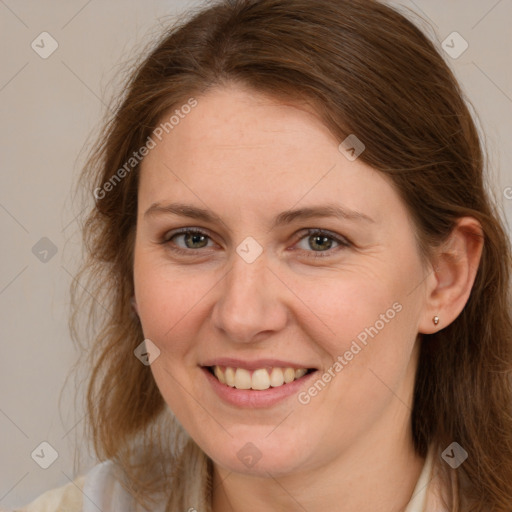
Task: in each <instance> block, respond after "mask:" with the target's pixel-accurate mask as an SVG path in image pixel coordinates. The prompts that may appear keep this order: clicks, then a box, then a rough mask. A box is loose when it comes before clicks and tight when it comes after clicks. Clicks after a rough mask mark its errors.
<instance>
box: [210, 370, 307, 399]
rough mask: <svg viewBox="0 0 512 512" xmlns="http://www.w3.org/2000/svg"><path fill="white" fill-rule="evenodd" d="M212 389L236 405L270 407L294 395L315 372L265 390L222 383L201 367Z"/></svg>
mask: <svg viewBox="0 0 512 512" xmlns="http://www.w3.org/2000/svg"><path fill="white" fill-rule="evenodd" d="M201 370H202V371H203V373H204V375H205V376H206V378H207V380H208V382H209V383H210V384H211V386H212V388H213V390H214V391H215V393H217V395H218V396H219V397H220V398H221V399H222V400H224V401H225V402H227V403H229V404H231V405H236V406H237V407H246V408H248V409H254V408H257V407H261V408H263V407H271V406H273V405H274V404H277V403H278V402H281V401H283V400H285V399H286V398H288V397H290V396H291V395H296V394H298V392H299V391H300V390H301V388H302V387H304V384H306V383H307V382H308V381H309V380H310V378H311V377H314V375H315V374H316V373H317V372H316V371H314V372H311V373H308V374H307V375H304V377H301V378H300V379H297V380H294V381H293V382H290V383H289V384H283V385H282V386H278V387H276V388H268V389H265V390H256V389H236V388H232V387H231V386H227V385H226V384H222V383H221V382H219V381H218V380H217V378H216V377H214V376H213V375H212V374H211V373H210V371H209V370H208V369H207V368H201Z"/></svg>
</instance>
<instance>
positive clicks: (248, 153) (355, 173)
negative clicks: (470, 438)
mask: <svg viewBox="0 0 512 512" xmlns="http://www.w3.org/2000/svg"><path fill="white" fill-rule="evenodd" d="M197 100H198V105H197V107H195V108H194V109H193V110H192V112H191V113H190V114H188V115H187V116H186V117H185V119H183V120H181V121H180V123H179V125H177V126H176V127H175V128H174V129H173V130H172V131H171V132H170V133H169V134H167V135H165V136H164V137H163V139H162V141H161V142H159V143H158V145H157V146H156V148H154V149H153V150H152V151H151V152H150V153H149V154H148V156H147V157H146V158H145V159H144V161H143V163H142V168H141V176H140V184H139V193H138V220H137V235H136V240H135V259H134V280H135V283H134V284H135V298H136V304H137V310H138V314H139V317H140V320H141V323H142V326H143V331H144V335H145V337H146V338H149V339H150V340H152V341H153V343H155V344H156V345H157V346H158V348H159V350H160V351H161V352H160V356H159V357H158V358H157V359H156V360H155V361H154V362H153V363H152V365H151V370H152V372H153V375H154V378H155V380H156V383H157V385H158V387H159V389H160V391H161V393H162V395H163V397H164V399H165V401H166V403H167V404H168V405H169V407H170V408H171V410H172V411H173V412H174V413H175V415H176V416H177V418H178V420H179V421H180V423H181V424H182V425H183V427H184V428H185V429H186V430H187V431H188V432H189V434H190V435H191V437H192V438H193V439H194V440H195V441H196V442H197V443H198V445H199V446H200V447H201V448H202V449H203V450H204V452H205V453H206V454H207V455H208V456H209V457H210V458H211V459H212V460H213V461H214V492H213V509H214V510H215V511H216V512H220V511H229V510H232V511H240V510H244V512H251V511H260V510H264V509H265V510H302V509H306V510H308V512H315V511H317V510H318V511H319V510H337V511H342V512H343V511H353V510H358V511H372V512H376V511H386V512H389V511H395V510H396V511H399V510H403V508H404V507H405V506H406V505H407V503H408V502H409V500H410V498H411V495H412V492H413V489H414V487H415V484H416V481H417V479H418V477H419V474H420V472H421V469H422V467H423V464H424V460H423V459H422V458H420V457H418V456H417V455H416V454H415V452H414V450H413V444H412V434H411V429H410V424H409V422H410V414H411V408H412V392H413V383H414V376H415V372H416V368H417V360H418V348H419V344H420V343H421V337H419V336H418V334H419V333H431V332H435V331H436V330H438V329H442V328H443V327H445V326H446V325H448V324H449V323H450V322H451V321H453V320H454V319H455V318H456V317H457V315H458V314H459V313H460V311H461V310H462V308H463V307H464V304H465V303H466V301H467V299H468V297H469V292H470V290H471V286H472V283H473V280H474V277H475V272H476V268H477V265H478V260H479V258H480V254H481V242H480V241H479V240H480V239H479V238H475V237H472V236H471V234H474V233H478V224H477V222H476V221H474V220H473V219H470V218H465V219H461V221H460V224H459V226H458V227H457V229H456V230H455V231H454V234H453V236H452V238H451V239H450V241H449V243H448V244H447V245H446V246H443V247H441V248H440V249H439V251H438V252H437V253H436V256H435V261H432V265H431V266H430V265H429V266H428V267H425V266H424V265H423V264H422V261H421V259H420V255H419V252H418V248H417V245H416V242H415V235H414V233H415V228H414V225H413V223H412V220H411V218H410V216H409V214H408V212H407V210H406V208H405V206H404V204H403V203H402V201H401V200H400V198H399V196H398V194H397V192H396V191H395V189H394V188H393V186H392V184H391V182H390V181H389V180H388V179H387V178H386V177H385V176H384V175H383V174H381V173H379V172H377V171H375V170H374V169H372V168H371V167H369V166H368V165H366V164H365V163H363V162H362V160H361V159H357V160H355V161H349V160H348V159H347V158H346V157H345V156H344V155H343V154H342V153H341V152H340V151H339V150H338V146H339V143H340V142H341V141H339V140H337V139H336V138H335V137H334V136H333V135H332V134H331V133H330V132H329V131H328V130H327V128H326V127H325V126H324V125H323V124H322V122H321V120H320V119H319V118H318V116H317V115H316V114H315V111H314V109H313V108H311V107H310V106H307V105H298V104H293V105H292V104H283V103H282V102H279V101H277V100H273V99H271V98H269V97H267V96H263V95H261V94H260V93H257V92H255V91H250V90H247V89H244V88H243V87H241V86H239V85H229V86H224V87H223V88H216V89H213V90H210V91H209V92H208V93H207V94H205V95H203V96H198V97H197ZM360 138H361V139H364V134H362V135H361V136H360ZM171 202H180V203H187V204H190V205H193V206H196V207H199V208H207V209H209V210H211V211H212V212H214V213H215V214H216V215H218V216H219V217H220V219H221V221H220V222H211V223H210V222H206V221H202V220H197V219H190V218H187V217H182V216H176V215H171V214H166V213H158V214H147V215H145V212H146V211H147V210H148V209H149V208H150V207H151V206H152V205H153V204H155V203H160V204H168V203H171ZM326 203H335V204H337V205H341V206H343V207H344V208H347V209H352V210H356V211H358V212H360V213H362V214H364V215H366V216H368V217H370V218H371V219H372V220H371V221H362V220H347V219H339V218H334V217H331V218H319V217H316V218H310V219H302V220H295V221H293V222H292V223H290V224H287V225H283V226H280V227H278V228H274V229H271V224H272V220H273V219H274V217H275V216H276V215H278V214H279V213H281V212H283V211H285V210H288V209H292V208H300V207H307V206H323V205H325V204H326ZM183 227H189V228H197V229H201V230H203V231H205V232H206V234H207V235H208V237H207V238H206V241H205V242H203V243H199V242H197V241H196V242H195V244H196V245H193V242H190V241H189V245H188V246H187V245H185V244H186V242H187V240H186V238H185V237H184V236H183V235H182V236H179V235H178V236H176V237H174V238H172V240H171V237H172V231H173V230H176V229H178V228H183ZM308 228H317V229H323V230H328V231H329V232H330V234H331V235H334V236H337V237H339V238H340V239H342V240H343V237H345V238H346V239H348V241H349V242H350V245H349V246H348V247H347V246H342V245H340V244H338V243H337V242H336V241H335V240H334V239H331V238H330V239H329V242H330V243H331V245H328V243H327V244H326V243H323V244H322V242H321V241H320V242H319V243H320V247H318V245H315V239H314V237H312V238H311V237H309V235H308V234H307V231H305V230H306V229H308ZM249 236H250V237H253V238H254V239H255V240H256V241H257V242H258V243H259V244H260V246H261V247H262V249H263V253H262V254H261V255H260V256H259V257H258V258H257V259H256V260H255V261H254V262H253V263H250V264H249V263H247V262H246V261H245V260H244V259H242V258H241V257H240V256H239V255H238V253H237V252H236V249H237V247H238V246H239V245H240V244H241V243H242V242H243V241H244V240H245V239H246V238H247V237H249ZM326 236H327V235H326ZM165 238H166V239H167V240H168V241H167V243H166V244H162V243H159V242H161V241H162V240H164V239H165ZM172 247H175V248H181V249H183V250H185V251H187V254H186V255H178V254H177V253H175V252H173V251H172V249H171V248H172ZM318 254H321V255H322V254H323V255H326V256H325V257H318ZM315 256H316V257H315ZM434 268H435V269H436V270H435V271H434ZM395 303H399V304H400V305H401V306H402V310H401V311H400V312H399V313H397V314H396V316H395V317H394V318H393V319H392V320H390V321H389V322H387V323H386V324H385V327H384V328H383V329H381V330H380V331H379V333H378V335H376V336H375V337H374V338H369V341H368V344H367V346H365V348H364V350H361V351H360V352H359V353H358V354H357V355H355V356H354V358H353V359H352V360H351V361H350V362H349V363H348V364H347V365H346V366H345V367H344V368H343V370H342V371H341V372H339V373H337V374H336V377H335V378H333V379H332V380H331V382H329V383H328V385H327V386H326V387H325V388H324V389H323V390H322V391H321V392H320V393H318V394H317V396H315V397H314V398H312V399H311V401H310V402H309V403H308V404H307V405H302V404H301V403H299V401H298V400H297V396H296V395H294V396H291V397H289V398H287V399H286V400H284V401H282V402H280V403H278V404H276V405H274V406H272V407H269V408H266V409H265V408H263V409H261V408H259V409H247V408H246V409H243V410H242V409H240V408H238V407H236V406H233V405H228V404H226V403H224V402H222V401H221V400H220V398H219V397H218V396H217V395H216V394H215V393H214V391H213V390H212V388H211V386H210V384H209V383H208V382H207V381H206V379H205V376H204V375H203V370H201V369H200V366H199V365H200V364H201V363H202V362H204V361H206V360H207V359H209V358H213V357H221V356H223V357H235V358H239V359H243V360H254V359H258V358H278V359H283V360H285V361H291V362H300V363H304V364H306V363H307V367H314V368H317V369H319V373H320V374H321V373H323V372H324V371H327V370H328V369H329V368H331V367H332V365H333V362H334V361H335V360H336V358H337V357H338V356H339V355H343V354H344V353H345V352H346V351H347V350H348V349H349V348H350V346H351V343H352V341H353V340H354V339H356V337H357V335H358V334H360V333H361V332H362V331H364V329H365V328H367V327H370V326H373V325H375V323H376V321H377V320H378V319H379V318H381V316H380V315H382V314H385V313H386V311H387V310H388V309H390V308H391V307H392V305H393V304H395ZM434 315H437V316H439V317H440V318H441V322H440V324H439V325H437V326H435V325H434V324H433V322H432V318H433V316H434ZM307 388H308V386H305V389H306V390H307ZM248 442H251V443H252V444H254V445H255V446H256V447H257V449H258V450H259V453H260V454H261V458H260V460H259V461H258V463H257V464H255V465H254V466H252V467H247V466H246V465H244V464H243V463H242V462H241V461H240V460H239V458H238V457H237V453H238V451H239V450H240V449H241V448H242V447H243V446H244V445H245V444H246V443H248ZM369 489H371V492H368V491H369ZM248 497H250V498H248ZM301 507H303V508H301Z"/></svg>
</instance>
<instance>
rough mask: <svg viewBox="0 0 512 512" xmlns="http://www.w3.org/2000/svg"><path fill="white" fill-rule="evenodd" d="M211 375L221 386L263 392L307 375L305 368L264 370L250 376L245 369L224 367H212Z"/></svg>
mask: <svg viewBox="0 0 512 512" xmlns="http://www.w3.org/2000/svg"><path fill="white" fill-rule="evenodd" d="M213 373H214V374H215V376H216V377H217V379H218V380H219V381H220V382H222V384H227V385H228V386H231V387H232V388H237V389H258V390H264V389H268V388H270V387H271V386H272V387H273V388H276V387H278V386H282V385H283V384H288V383H290V382H293V381H294V380H295V379H300V378H301V377H303V376H304V375H306V373H307V369H306V368H299V369H295V368H271V369H270V371H269V370H267V369H266V368H260V369H258V370H253V371H252V374H251V372H250V371H249V370H246V369H245V368H231V367H230V366H228V367H226V368H225V369H224V370H223V369H222V368H221V367H220V366H214V367H213Z"/></svg>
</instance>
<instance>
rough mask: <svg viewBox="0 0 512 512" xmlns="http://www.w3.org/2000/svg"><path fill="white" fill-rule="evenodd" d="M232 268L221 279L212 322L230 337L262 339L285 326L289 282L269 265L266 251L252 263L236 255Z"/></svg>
mask: <svg viewBox="0 0 512 512" xmlns="http://www.w3.org/2000/svg"><path fill="white" fill-rule="evenodd" d="M233 259H234V262H233V265H232V267H231V270H230V271H229V272H228V273H227V275H226V276H225V279H223V280H222V281H221V282H220V283H219V287H218V288H217V293H218V300H217V301H216V302H215V305H214V307H213V311H212V322H213V325H214V326H215V327H216V328H217V329H220V330H221V331H222V332H223V334H224V335H225V336H226V337H227V338H229V339H230V340H231V341H233V342H236V343H251V342H253V343H254V342H257V341H262V340H263V339H266V338H268V337H269V336H271V335H272V334H275V333H276V332H279V331H280V330H282V329H283V328H284V327H285V326H286V324H287V322H288V319H289V312H288V308H287V305H286V297H285V295H286V293H288V294H289V293H290V292H289V291H288V290H287V288H286V286H285V285H284V284H283V282H281V280H280V279H279V278H278V277H277V276H276V273H277V272H276V270H273V269H271V268H270V267H269V266H268V265H267V263H268V262H267V259H266V258H265V252H263V254H261V255H260V256H259V257H258V259H257V260H256V261H254V262H252V263H247V262H246V261H244V260H243V259H242V258H241V257H239V256H238V255H235V256H234V258H233Z"/></svg>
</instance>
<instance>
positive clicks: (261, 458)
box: [205, 429, 305, 478]
mask: <svg viewBox="0 0 512 512" xmlns="http://www.w3.org/2000/svg"><path fill="white" fill-rule="evenodd" d="M266 435H268V429H266V431H265V433H264V434H262V435H259V436H253V437H247V436H244V437H241V436H233V438H232V439H230V441H229V443H227V444H225V445H224V446H223V448H222V451H220V450H219V445H215V446H211V447H206V449H207V450H205V451H206V453H208V454H211V455H210V458H211V459H212V460H213V461H214V462H215V463H216V464H218V465H219V466H221V467H222V468H225V469H227V470H229V471H233V472H236V473H243V474H246V475H253V476H261V477H265V478H268V476H269V474H270V475H272V476H273V477H279V476H284V475H288V474H291V473H294V472H298V471H299V470H300V471H302V470H303V469H304V462H305V454H304V450H303V447H302V446H301V445H303V444H304V441H302V442H299V441H298V440H297V442H295V441H294V440H293V439H291V438H290V436H284V437H286V439H287V441H284V439H283V438H278V437H277V436H276V438H275V439H273V440H271V439H270V437H271V436H272V435H271V436H269V437H268V438H265V436H266ZM244 439H245V440H244ZM251 439H253V440H251Z"/></svg>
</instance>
